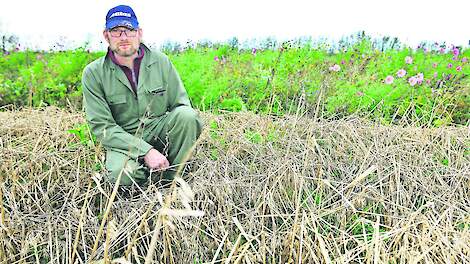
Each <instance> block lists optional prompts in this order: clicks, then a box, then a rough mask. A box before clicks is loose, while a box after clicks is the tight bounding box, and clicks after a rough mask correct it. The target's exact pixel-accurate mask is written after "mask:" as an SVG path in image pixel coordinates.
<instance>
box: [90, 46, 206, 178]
mask: <svg viewBox="0 0 470 264" xmlns="http://www.w3.org/2000/svg"><path fill="white" fill-rule="evenodd" d="M141 45H143V44H141ZM143 47H144V49H145V53H144V57H143V59H142V62H141V65H140V73H139V77H138V82H137V83H138V85H137V93H135V92H134V91H133V89H132V88H131V85H130V83H129V80H128V79H127V77H126V75H125V74H124V72H123V71H122V69H120V68H119V66H118V65H116V64H115V63H113V62H112V61H111V59H110V58H109V56H104V57H101V58H99V59H97V60H95V61H93V62H92V63H90V64H89V65H87V66H86V67H85V69H84V71H83V76H82V84H83V98H84V105H85V112H86V118H87V121H88V124H89V125H90V128H91V131H92V133H93V134H94V135H95V136H96V137H97V139H98V140H99V141H100V142H101V144H102V145H103V146H104V148H105V149H106V169H107V170H108V172H109V174H108V178H109V180H110V181H112V182H115V181H116V180H117V177H118V175H119V174H120V173H121V172H122V173H123V174H122V176H121V181H120V184H121V185H131V184H132V183H133V180H134V181H136V182H137V183H139V184H141V183H144V182H146V181H147V179H148V176H149V170H148V169H147V167H146V166H145V164H144V163H143V157H144V156H145V154H146V153H147V152H148V151H149V150H150V149H151V148H155V149H157V150H158V151H160V152H161V153H162V154H163V155H165V156H166V157H167V159H168V161H169V162H170V167H171V169H169V170H167V171H165V173H163V175H164V178H165V179H166V180H171V179H173V177H174V175H175V172H176V171H177V170H178V169H181V168H179V167H180V166H184V164H182V163H184V162H185V161H186V160H187V158H188V157H187V156H188V155H190V151H191V149H192V147H193V145H194V143H195V142H196V140H197V138H198V137H199V135H200V133H201V129H202V122H201V120H200V118H199V116H198V114H197V112H196V111H195V110H194V109H192V108H191V104H190V101H189V98H188V95H187V93H186V91H185V89H184V86H183V83H182V82H181V79H180V77H179V75H178V73H177V72H176V69H175V68H174V66H173V64H172V63H171V62H170V60H169V59H168V57H167V56H166V55H164V54H163V53H160V52H156V51H151V50H150V49H148V48H147V47H146V46H145V45H143ZM123 169H124V170H123ZM131 178H132V179H133V180H132V179H131Z"/></svg>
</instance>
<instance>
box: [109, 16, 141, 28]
mask: <svg viewBox="0 0 470 264" xmlns="http://www.w3.org/2000/svg"><path fill="white" fill-rule="evenodd" d="M115 27H126V28H129V29H136V28H138V27H139V23H137V21H133V20H132V19H123V18H121V17H116V19H110V20H108V21H106V29H108V30H109V29H113V28H115Z"/></svg>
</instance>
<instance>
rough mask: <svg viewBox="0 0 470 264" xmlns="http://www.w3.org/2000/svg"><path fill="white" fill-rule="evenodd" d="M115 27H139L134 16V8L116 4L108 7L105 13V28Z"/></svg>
mask: <svg viewBox="0 0 470 264" xmlns="http://www.w3.org/2000/svg"><path fill="white" fill-rule="evenodd" d="M115 27H127V28H130V29H136V28H138V27H139V22H138V21H137V17H136V16H135V13H134V10H132V8H131V7H130V6H126V5H118V6H116V7H113V8H111V9H109V11H108V14H106V26H105V28H106V30H110V29H112V28H115Z"/></svg>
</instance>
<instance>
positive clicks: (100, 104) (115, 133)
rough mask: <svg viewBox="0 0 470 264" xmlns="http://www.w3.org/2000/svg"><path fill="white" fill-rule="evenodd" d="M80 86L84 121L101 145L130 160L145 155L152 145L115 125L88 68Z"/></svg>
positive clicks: (99, 86)
mask: <svg viewBox="0 0 470 264" xmlns="http://www.w3.org/2000/svg"><path fill="white" fill-rule="evenodd" d="M82 86H83V100H84V106H85V113H86V119H87V121H88V124H89V125H90V129H91V132H92V133H93V134H94V135H95V136H96V137H97V139H98V140H99V141H100V142H101V144H102V145H103V146H104V147H105V148H106V149H113V150H115V151H119V152H121V153H123V154H126V155H128V156H129V157H130V158H132V159H137V158H138V157H140V156H144V155H145V154H147V152H148V151H149V150H150V149H151V148H152V145H150V144H149V143H147V142H145V141H144V140H143V139H141V138H139V137H136V136H134V135H132V134H129V133H127V132H126V131H125V130H124V129H122V127H120V126H119V125H117V124H116V121H115V120H114V117H113V115H112V114H111V109H110V108H109V105H108V103H107V101H106V99H105V95H104V92H103V87H102V85H101V84H100V83H99V82H98V81H97V80H96V78H95V76H94V75H93V72H92V71H91V70H90V69H89V68H88V67H86V68H85V70H84V71H83V76H82Z"/></svg>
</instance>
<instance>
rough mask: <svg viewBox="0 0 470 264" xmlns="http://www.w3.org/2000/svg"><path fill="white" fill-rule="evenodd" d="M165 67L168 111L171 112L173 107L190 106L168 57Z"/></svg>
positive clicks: (184, 90)
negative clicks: (166, 69)
mask: <svg viewBox="0 0 470 264" xmlns="http://www.w3.org/2000/svg"><path fill="white" fill-rule="evenodd" d="M166 64H167V65H166V67H167V68H168V72H167V78H168V79H167V80H168V90H169V91H170V92H169V95H170V98H169V102H170V109H171V110H173V109H174V108H175V107H177V106H180V105H187V106H191V102H190V101H189V97H188V94H187V92H186V89H185V88H184V85H183V82H182V81H181V78H180V76H179V74H178V72H177V71H176V68H175V66H174V65H173V63H171V61H170V60H169V58H168V57H166Z"/></svg>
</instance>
